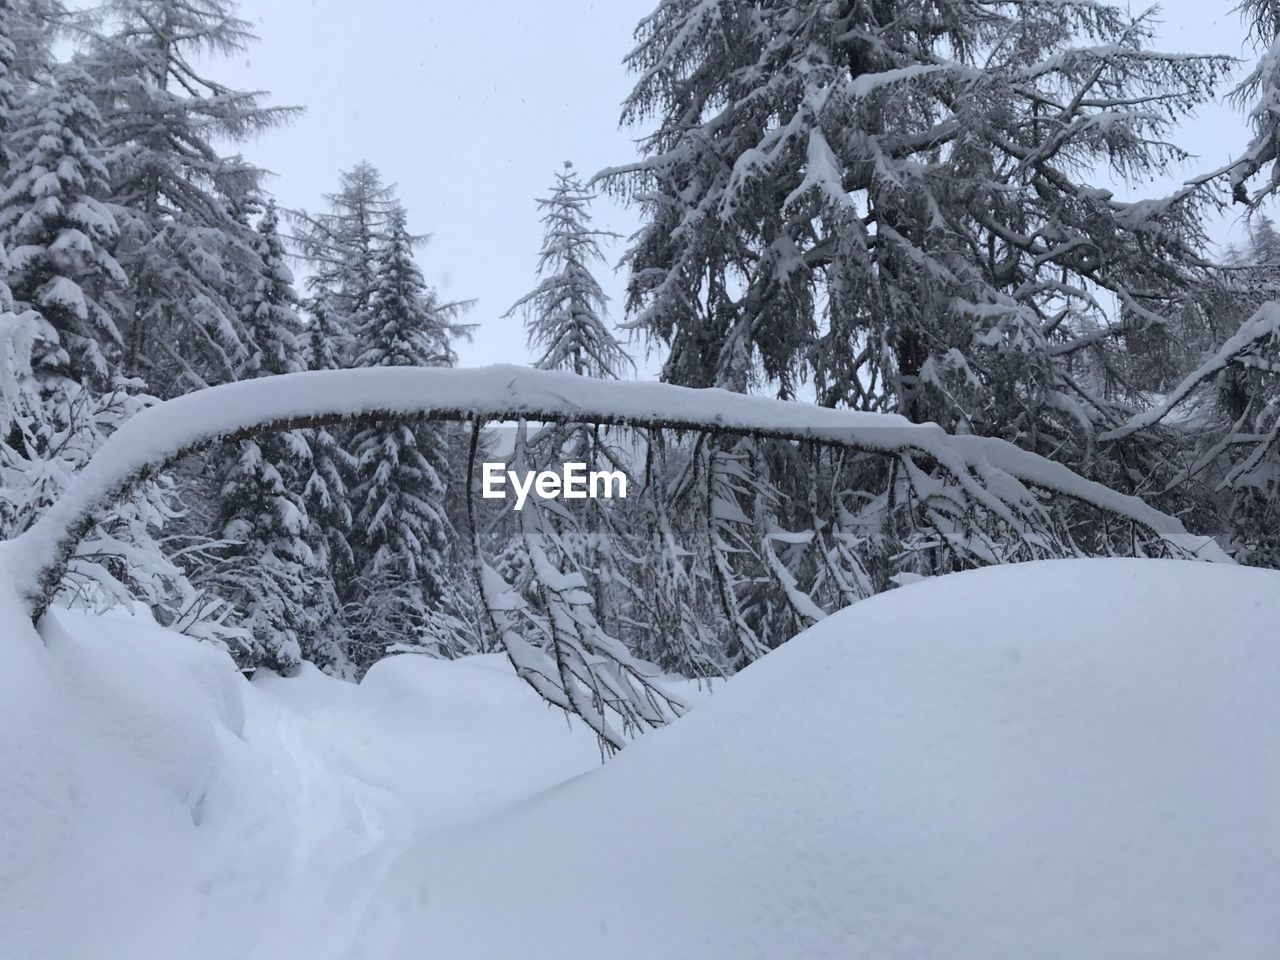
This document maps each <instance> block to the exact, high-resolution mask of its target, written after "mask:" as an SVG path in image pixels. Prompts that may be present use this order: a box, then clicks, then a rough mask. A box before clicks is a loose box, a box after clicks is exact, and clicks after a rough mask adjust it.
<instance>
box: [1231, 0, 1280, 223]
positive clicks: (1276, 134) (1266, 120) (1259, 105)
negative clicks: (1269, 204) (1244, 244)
mask: <svg viewBox="0 0 1280 960" xmlns="http://www.w3.org/2000/svg"><path fill="white" fill-rule="evenodd" d="M1236 9H1237V10H1238V11H1239V13H1240V16H1241V18H1242V19H1243V20H1244V23H1245V26H1246V28H1247V30H1248V34H1249V40H1250V41H1251V42H1252V44H1253V47H1254V49H1255V50H1256V51H1257V53H1258V61H1257V63H1255V64H1254V65H1253V69H1252V70H1250V71H1249V73H1248V75H1247V76H1246V77H1245V78H1244V79H1243V80H1242V81H1240V83H1239V84H1237V86H1236V88H1235V89H1234V90H1233V91H1232V94H1231V96H1232V99H1233V100H1234V101H1235V102H1236V103H1237V104H1238V105H1240V106H1242V107H1244V108H1245V109H1246V110H1247V111H1248V114H1249V121H1250V125H1251V126H1252V128H1253V136H1252V137H1251V138H1250V140H1249V143H1248V144H1247V145H1246V146H1245V149H1244V153H1243V154H1242V155H1241V156H1240V157H1239V158H1238V159H1236V160H1235V161H1234V162H1232V163H1230V164H1228V165H1227V167H1226V168H1225V169H1226V172H1227V175H1228V180H1229V182H1230V185H1231V193H1232V196H1233V198H1234V199H1235V200H1236V201H1237V202H1238V203H1246V204H1250V205H1257V204H1258V203H1260V202H1261V201H1262V200H1264V199H1265V198H1267V197H1269V196H1272V195H1273V194H1274V193H1275V192H1276V190H1277V188H1280V167H1278V166H1277V165H1276V160H1277V159H1278V158H1280V9H1278V8H1277V6H1276V4H1275V3H1273V2H1271V0H1241V2H1240V4H1239V6H1238V7H1237V8H1236ZM1268 168H1270V169H1269V172H1268V174H1267V179H1266V180H1265V182H1263V183H1262V184H1261V185H1260V186H1258V187H1257V188H1256V189H1255V190H1254V192H1253V193H1250V188H1249V182H1250V181H1251V180H1252V179H1253V178H1254V177H1255V176H1257V175H1258V174H1259V173H1261V172H1263V171H1264V170H1267V169H1268Z"/></svg>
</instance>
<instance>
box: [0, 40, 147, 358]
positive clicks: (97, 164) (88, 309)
mask: <svg viewBox="0 0 1280 960" xmlns="http://www.w3.org/2000/svg"><path fill="white" fill-rule="evenodd" d="M91 89H92V81H91V79H90V78H89V76H88V74H86V73H85V72H84V71H83V70H82V69H80V67H79V65H77V64H75V63H71V64H66V65H63V66H62V67H60V68H59V69H58V70H57V71H56V72H55V74H54V76H53V78H52V81H51V83H50V84H49V85H48V86H46V87H44V88H42V89H41V90H40V92H39V93H38V94H37V95H35V96H33V97H32V98H31V101H30V103H29V104H28V106H27V109H26V110H25V111H24V112H23V114H22V115H21V117H20V124H19V129H18V130H16V131H15V136H14V138H13V140H14V141H16V142H18V143H19V144H23V145H28V146H27V148H26V149H25V150H24V151H23V152H22V154H21V155H20V156H17V157H15V158H14V159H13V162H12V167H11V171H10V183H9V186H8V189H6V190H5V191H4V192H3V194H2V195H0V233H3V235H4V237H5V241H6V243H7V246H8V248H9V286H10V289H11V290H12V291H13V294H14V296H15V297H16V298H17V299H18V301H19V302H21V303H23V304H25V305H27V306H29V307H31V308H32V309H33V310H35V311H36V312H38V313H39V315H40V316H41V317H42V318H43V320H44V322H45V324H47V329H46V331H45V333H44V339H45V341H46V347H45V348H44V351H43V354H44V355H43V356H40V357H38V358H37V363H38V365H39V366H41V367H43V368H45V369H46V371H47V372H49V373H50V374H56V375H58V376H65V377H69V378H71V379H72V380H74V381H76V382H77V383H82V382H85V380H86V378H90V377H92V378H93V379H95V380H96V381H97V382H98V383H99V384H106V383H109V382H110V376H111V372H112V367H113V365H112V363H110V362H109V361H108V359H107V354H108V353H118V348H119V344H120V332H119V328H118V325H117V320H118V318H119V317H120V315H121V311H122V307H121V304H120V300H119V293H118V292H119V290H120V289H121V288H122V287H123V286H124V285H125V276H124V273H123V271H122V270H121V269H120V266H119V264H118V263H117V262H116V260H115V257H114V256H113V255H112V250H113V248H114V246H115V243H116V239H117V236H118V232H119V231H118V228H117V225H116V220H115V217H114V216H113V215H112V213H111V211H110V210H109V209H108V207H107V205H106V204H105V203H104V202H103V197H104V196H105V194H106V192H107V189H108V187H107V171H106V168H105V166H104V165H103V162H102V159H101V144H100V132H101V120H100V117H99V115H98V111H97V108H96V107H95V105H94V103H93V101H92V100H91V99H90V97H89V92H90V90H91Z"/></svg>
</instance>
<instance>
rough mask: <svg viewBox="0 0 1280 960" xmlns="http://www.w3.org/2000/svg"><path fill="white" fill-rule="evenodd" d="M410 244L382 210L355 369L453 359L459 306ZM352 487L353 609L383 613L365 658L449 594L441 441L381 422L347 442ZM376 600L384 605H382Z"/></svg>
mask: <svg viewBox="0 0 1280 960" xmlns="http://www.w3.org/2000/svg"><path fill="white" fill-rule="evenodd" d="M414 242H415V238H414V237H413V236H412V235H411V234H410V233H409V231H408V228H407V225H406V217H405V212H404V210H403V208H400V207H395V208H393V209H392V211H391V214H390V216H389V219H388V223H387V240H386V242H385V244H384V245H383V247H382V249H380V250H379V251H378V254H377V257H376V259H375V261H374V277H375V284H374V289H373V292H372V294H371V296H370V298H369V307H368V314H367V316H365V317H364V318H363V320H362V322H361V323H360V326H359V327H358V328H357V331H356V345H357V354H356V358H355V364H356V366H358V367H379V366H444V365H452V364H453V363H454V361H455V354H454V350H453V340H454V339H455V338H456V337H457V336H458V335H459V334H460V333H461V328H460V327H459V326H458V325H457V324H456V323H455V317H456V316H457V315H458V313H459V312H460V310H461V309H462V307H463V305H461V304H445V303H441V302H440V301H439V300H438V298H437V296H436V293H435V291H434V290H432V289H431V288H430V287H428V286H427V284H426V282H425V281H424V280H423V277H422V272H421V270H419V268H418V265H417V263H416V262H415V261H414V257H413V245H414ZM352 451H353V453H354V455H355V457H356V461H357V464H358V471H359V483H358V484H357V486H356V487H355V490H354V491H353V502H354V504H355V511H354V512H355V521H354V522H355V529H356V530H358V531H360V537H359V541H358V543H357V544H355V546H356V567H357V570H358V571H359V579H358V589H357V593H356V600H355V602H356V603H358V604H361V605H365V606H369V605H375V606H378V607H379V608H380V609H386V610H387V611H388V618H387V619H386V620H384V625H383V626H381V627H379V626H378V625H376V624H366V625H365V630H364V631H363V632H364V633H366V635H371V636H373V637H375V638H376V639H374V640H373V641H372V649H371V650H370V651H368V652H367V653H366V657H369V658H376V657H377V656H380V655H381V649H379V648H380V647H382V646H383V645H384V642H395V641H400V642H411V641H413V640H414V639H416V638H415V637H414V636H412V635H408V636H406V634H405V630H406V625H414V626H416V628H417V629H418V630H421V629H422V627H423V626H424V625H425V624H426V622H427V621H428V618H429V616H430V613H429V611H431V610H432V609H433V608H434V609H436V610H439V609H440V607H441V604H442V603H443V602H444V601H445V600H446V598H447V596H448V593H449V583H448V580H447V578H446V577H445V575H444V571H445V568H446V565H447V554H448V551H449V548H450V545H451V543H452V541H453V539H454V538H453V535H452V530H451V528H450V525H449V519H448V515H447V511H446V508H445V504H444V493H445V478H446V476H447V471H448V463H447V457H448V435H447V433H446V432H445V431H444V430H443V429H441V428H440V427H437V426H434V425H428V426H416V425H413V424H410V423H403V422H401V423H381V424H377V425H374V426H372V427H369V428H366V429H364V430H361V431H360V432H359V433H358V434H357V435H356V436H355V438H354V441H353V444H352ZM378 598H394V602H388V603H386V604H384V603H382V602H381V601H380V600H379V599H378Z"/></svg>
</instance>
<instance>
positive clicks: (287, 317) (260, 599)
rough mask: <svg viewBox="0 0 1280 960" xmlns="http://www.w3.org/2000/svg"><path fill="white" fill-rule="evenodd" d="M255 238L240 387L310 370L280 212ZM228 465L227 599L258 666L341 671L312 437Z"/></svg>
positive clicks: (260, 444) (250, 444)
mask: <svg viewBox="0 0 1280 960" xmlns="http://www.w3.org/2000/svg"><path fill="white" fill-rule="evenodd" d="M257 234H258V239H257V242H256V244H255V246H254V252H255V254H256V255H257V257H258V260H259V268H258V270H257V271H256V277H255V279H254V282H253V287H252V290H251V291H249V293H248V295H247V297H246V299H245V302H244V305H243V308H242V311H241V323H242V326H243V329H244V331H245V335H246V349H247V354H248V355H247V357H246V359H245V362H244V365H243V367H242V368H241V370H240V371H238V372H239V375H240V378H250V377H260V376H273V375H279V374H285V373H296V372H298V371H300V370H302V369H304V353H303V343H302V334H303V329H302V323H301V320H300V319H299V317H298V314H297V312H296V310H295V307H296V304H297V296H296V294H295V292H294V289H293V276H292V274H291V273H290V271H289V268H288V267H287V266H286V264H285V261H284V257H285V254H284V246H283V243H282V241H281V239H280V235H279V232H278V219H277V215H276V211H275V207H274V205H268V207H267V209H266V212H265V213H264V214H263V215H262V218H261V219H260V221H259V223H258V228H257ZM228 461H229V462H228V463H227V464H226V467H225V468H224V469H225V472H224V476H223V482H222V488H221V491H220V496H221V503H220V517H219V520H220V523H221V525H222V537H223V538H224V539H226V540H228V541H231V542H232V543H234V544H236V545H237V546H236V547H235V553H234V556H235V558H236V559H237V560H239V561H241V562H240V564H239V565H238V566H236V567H234V568H233V569H234V571H235V573H234V576H232V577H229V578H227V580H226V581H224V583H223V584H222V593H223V595H224V596H226V597H227V598H228V599H229V600H231V601H232V602H233V603H234V605H235V606H236V608H237V609H238V610H240V611H241V612H242V613H243V615H244V617H245V624H246V626H247V627H248V629H249V631H250V633H251V634H252V637H253V641H254V648H253V650H252V651H251V652H250V655H251V657H252V658H253V659H255V660H257V659H264V660H266V662H267V663H269V664H270V665H271V666H273V667H275V668H277V669H284V670H291V669H293V668H294V667H296V666H297V664H298V662H299V661H300V660H301V659H302V658H304V657H305V658H307V659H310V660H316V661H319V662H320V663H322V664H333V663H336V662H340V661H341V660H342V659H343V654H342V652H341V646H342V644H341V638H342V632H341V623H340V620H339V617H338V614H339V604H338V601H337V596H336V593H335V592H334V590H333V584H332V581H331V580H330V578H329V575H328V570H326V569H324V568H323V567H322V566H321V564H320V562H319V561H318V559H317V557H316V555H315V552H314V551H313V550H312V547H311V543H310V542H309V538H310V535H311V534H313V533H314V532H315V531H314V528H313V527H312V524H311V523H310V521H309V519H308V516H307V512H306V503H305V495H304V492H303V491H304V490H305V486H306V484H307V482H308V480H309V478H310V476H311V474H312V454H311V447H310V444H309V443H308V439H307V436H306V434H305V433H304V432H303V431H301V430H291V431H286V432H282V433H274V434H270V435H268V436H265V437H261V438H252V439H248V440H242V441H240V442H239V444H238V445H237V446H236V447H235V449H234V452H233V453H232V454H231V455H230V457H229V458H228Z"/></svg>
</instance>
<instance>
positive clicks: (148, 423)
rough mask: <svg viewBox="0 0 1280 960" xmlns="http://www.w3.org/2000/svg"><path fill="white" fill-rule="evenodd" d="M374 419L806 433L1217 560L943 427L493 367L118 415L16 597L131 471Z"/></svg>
mask: <svg viewBox="0 0 1280 960" xmlns="http://www.w3.org/2000/svg"><path fill="white" fill-rule="evenodd" d="M388 418H417V419H430V420H476V419H480V420H484V421H489V422H494V421H504V420H507V421H510V420H517V419H522V418H523V419H528V420H536V421H546V422H554V421H569V422H575V423H599V424H615V425H624V426H632V427H639V428H648V429H676V430H690V431H704V432H712V433H722V434H737V435H752V436H757V437H768V438H774V439H783V440H796V441H810V442H817V443H823V444H830V445H834V446H839V447H846V448H850V449H854V450H859V451H863V452H868V453H878V454H883V455H886V456H891V457H899V458H901V457H907V456H914V457H917V458H920V457H923V458H927V459H928V460H929V461H931V462H932V463H933V464H936V465H937V467H938V468H939V469H940V470H942V471H944V472H945V473H946V474H949V475H950V478H951V479H952V480H953V481H954V482H955V483H956V484H957V485H958V486H959V487H960V488H961V490H962V491H963V492H964V494H965V495H966V496H967V497H968V498H969V500H970V501H971V502H972V503H973V505H974V506H976V507H978V508H980V509H983V510H986V511H989V512H990V513H991V514H993V515H994V516H995V517H997V518H999V519H1001V520H1003V521H1005V522H1007V523H1008V524H1009V525H1010V527H1011V528H1012V529H1014V530H1015V531H1018V534H1017V535H1019V536H1022V537H1024V538H1029V539H1030V538H1034V537H1035V536H1037V535H1038V534H1037V532H1036V530H1035V526H1036V524H1035V517H1036V515H1037V513H1038V512H1039V511H1040V509H1041V507H1042V502H1041V501H1040V499H1039V498H1038V497H1037V495H1036V494H1035V492H1034V491H1036V490H1039V491H1045V492H1047V493H1050V494H1057V495H1061V496H1065V497H1069V498H1073V499H1075V500H1079V501H1082V502H1085V503H1087V504H1091V505H1092V506H1094V507H1096V508H1097V509H1099V510H1101V511H1104V512H1105V513H1107V514H1111V515H1114V516H1115V517H1116V518H1119V519H1124V520H1128V521H1130V522H1132V523H1133V524H1135V525H1136V526H1137V527H1139V528H1142V529H1144V530H1145V531H1147V532H1148V533H1149V534H1153V535H1154V536H1155V538H1156V539H1159V540H1162V541H1164V542H1165V543H1167V544H1168V545H1169V547H1170V549H1171V550H1172V551H1173V552H1175V553H1177V554H1179V555H1190V556H1200V557H1204V558H1211V559H1221V557H1222V554H1221V552H1220V551H1218V550H1217V549H1216V547H1214V546H1213V544H1212V543H1211V542H1210V541H1208V540H1207V539H1205V538H1199V537H1194V536H1191V535H1190V534H1188V532H1187V531H1186V529H1185V528H1184V527H1183V525H1182V524H1181V522H1180V521H1178V520H1176V519H1175V518H1173V517H1170V516H1167V515H1166V514H1163V513H1161V512H1160V511H1158V510H1156V509H1154V508H1152V507H1151V506H1149V505H1147V504H1146V503H1144V502H1143V501H1141V500H1139V499H1137V498H1135V497H1130V496H1126V495H1124V494H1120V493H1117V492H1116V491H1113V490H1110V489H1109V488H1107V487H1105V486H1102V485H1101V484H1098V483H1095V482H1092V481H1089V480H1086V479H1084V478H1083V477H1080V476H1079V475H1077V474H1076V473H1074V472H1072V471H1071V470H1069V469H1068V468H1066V467H1064V466H1062V465H1061V464H1057V463H1053V462H1051V461H1049V460H1046V459H1045V458H1043V457H1040V456H1038V455H1036V454H1033V453H1030V452H1027V451H1024V450H1020V449H1019V448H1017V447H1015V446H1013V445H1012V444H1009V443H1007V442H1004V441H1002V440H996V439H990V438H981V437H974V436H952V435H949V434H947V433H946V432H945V431H943V430H942V429H941V428H940V427H938V426H936V425H934V424H915V423H911V422H910V421H908V420H906V419H904V418H902V417H899V416H896V415H891V414H878V413H863V412H856V411H846V410H833V409H828V408H825V407H818V406H813V405H810V404H802V403H796V402H789V401H782V400H773V399H768V398H765V397H748V396H742V395H740V394H735V393H730V392H727V391H723V390H715V389H707V390H697V389H690V388H687V387H678V386H673V385H670V384H663V383H641V382H625V381H624V382H618V381H613V382H604V381H598V380H593V379H590V378H587V377H580V376H576V375H574V374H571V373H564V372H558V371H545V370H532V369H529V368H526V367H518V366H510V365H499V366H492V367H482V368H477V369H460V368H434V367H433V368H418V367H396V368H378V369H366V370H319V371H311V372H307V373H294V374H287V375H283V376H274V377H262V378H259V379H255V380H247V381H241V382H237V383H230V384H224V385H221V386H216V387H209V388H206V389H203V390H198V391H195V392H194V393H190V394H186V395H184V396H181V397H177V398H175V399H173V400H169V401H166V402H164V403H161V404H158V405H156V406H154V407H151V408H150V409H148V410H145V411H143V412H141V413H139V414H138V415H136V416H135V417H132V418H131V419H130V420H129V421H128V422H127V423H125V425H124V426H123V427H121V428H120V429H119V430H118V431H117V432H116V433H115V434H113V435H112V436H111V438H110V439H109V440H108V441H107V442H106V443H105V444H104V445H103V446H102V448H101V449H100V450H99V451H98V452H97V453H96V454H95V455H94V457H93V459H92V460H91V461H90V462H89V464H88V465H87V466H86V467H85V468H84V470H83V471H81V472H80V473H79V474H78V475H77V476H76V478H75V480H74V482H73V483H72V484H71V485H70V486H69V487H68V489H67V490H66V491H65V493H64V494H63V495H62V497H61V498H60V499H59V500H58V501H57V502H56V503H55V504H54V505H53V506H52V507H51V508H50V509H49V510H48V511H47V512H46V513H45V514H44V515H43V516H42V517H41V518H40V520H38V521H37V522H36V523H35V524H34V525H32V527H31V528H30V529H28V530H27V531H26V532H24V533H23V534H21V535H20V536H19V537H17V538H15V539H13V540H11V541H8V542H6V543H4V544H0V550H3V552H4V553H5V554H7V557H6V559H7V560H8V561H9V563H10V569H11V570H13V571H15V583H14V586H15V587H16V589H17V591H18V593H19V594H20V595H21V597H22V598H23V599H24V601H25V603H26V605H27V609H28V610H29V611H30V612H31V614H32V615H33V616H34V617H38V616H39V615H40V614H41V613H42V612H43V611H44V609H45V608H46V607H47V605H48V603H49V601H50V598H51V596H52V595H53V591H54V589H55V588H56V585H57V583H58V581H59V580H60V578H61V576H62V574H63V572H64V571H65V569H66V565H67V563H68V561H69V559H70V557H71V555H72V553H73V551H74V549H75V546H76V544H77V543H78V541H79V540H80V539H81V538H82V537H83V536H84V535H85V534H86V533H87V532H88V531H89V530H90V528H91V527H92V526H93V524H94V522H95V521H96V519H97V517H98V516H99V515H100V514H101V513H102V512H103V511H104V510H105V509H106V508H108V507H109V506H110V505H111V504H112V503H114V502H115V501H117V500H118V499H119V498H121V497H122V496H124V495H125V494H127V493H128V491H129V490H130V489H131V488H132V487H133V486H134V485H135V484H136V483H138V482H139V481H140V480H143V479H145V478H147V477H149V476H152V475H154V474H156V473H157V472H159V471H160V470H162V469H163V468H164V467H165V466H167V465H168V464H170V463H172V462H173V461H175V460H177V459H179V458H181V457H183V456H185V455H186V454H188V453H191V452H193V451H195V450H197V449H199V448H201V447H204V446H206V445H208V444H210V443H214V442H219V441H225V440H238V439H243V438H244V437H247V436H250V435H253V434H257V433H261V432H263V431H271V430H294V429H301V428H309V427H321V426H327V425H331V424H335V423H340V422H364V423H367V422H372V421H377V420H385V419H388Z"/></svg>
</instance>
